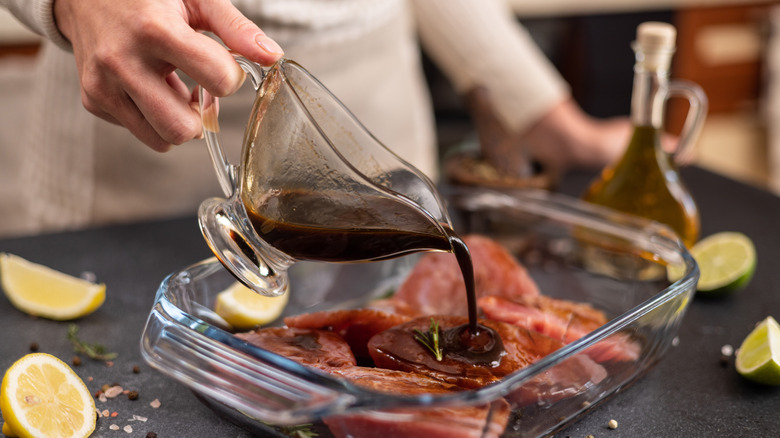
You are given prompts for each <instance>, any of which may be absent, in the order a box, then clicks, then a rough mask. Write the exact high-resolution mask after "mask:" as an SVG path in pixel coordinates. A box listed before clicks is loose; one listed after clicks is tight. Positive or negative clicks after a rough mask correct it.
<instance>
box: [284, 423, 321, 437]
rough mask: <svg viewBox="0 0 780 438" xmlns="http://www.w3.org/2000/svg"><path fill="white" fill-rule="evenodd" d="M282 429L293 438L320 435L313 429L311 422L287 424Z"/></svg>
mask: <svg viewBox="0 0 780 438" xmlns="http://www.w3.org/2000/svg"><path fill="white" fill-rule="evenodd" d="M282 431H283V432H284V433H286V434H287V435H288V436H291V437H293V438H312V437H315V436H319V434H318V433H316V432H314V431H312V430H311V424H310V423H306V424H298V425H295V426H285V427H283V428H282Z"/></svg>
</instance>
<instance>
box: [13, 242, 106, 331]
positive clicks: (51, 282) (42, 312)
mask: <svg viewBox="0 0 780 438" xmlns="http://www.w3.org/2000/svg"><path fill="white" fill-rule="evenodd" d="M0 277H2V285H3V291H4V292H5V295H6V296H7V297H8V299H9V300H10V301H11V304H13V305H14V306H15V307H16V308H18V309H19V310H21V311H23V312H26V313H28V314H30V315H34V316H40V317H43V318H49V319H55V320H69V319H75V318H80V317H82V316H86V315H88V314H90V313H92V312H94V311H95V310H96V309H97V308H98V307H100V306H101V305H102V304H103V302H104V301H105V299H106V285H105V284H102V283H101V284H95V283H92V282H89V281H86V280H82V279H81V278H78V277H73V276H70V275H67V274H64V273H62V272H59V271H55V270H54V269H51V268H49V267H47V266H43V265H39V264H37V263H33V262H30V261H28V260H25V259H23V258H21V257H19V256H16V255H13V254H7V253H0Z"/></svg>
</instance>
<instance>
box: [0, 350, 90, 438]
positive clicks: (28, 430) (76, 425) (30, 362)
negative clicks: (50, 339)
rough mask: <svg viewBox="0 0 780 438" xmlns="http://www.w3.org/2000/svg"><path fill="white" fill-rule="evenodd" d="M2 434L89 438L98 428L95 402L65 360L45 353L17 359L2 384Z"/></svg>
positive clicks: (0, 407)
mask: <svg viewBox="0 0 780 438" xmlns="http://www.w3.org/2000/svg"><path fill="white" fill-rule="evenodd" d="M0 411H2V413H3V419H4V420H5V424H4V425H3V433H6V432H8V434H10V435H11V436H19V437H22V438H25V437H54V436H56V437H62V438H78V437H87V436H89V435H90V434H91V433H92V431H94V430H95V421H96V417H97V415H96V412H95V401H94V400H93V398H92V394H91V393H90V392H89V389H87V386H86V385H85V384H84V382H83V381H82V380H81V378H79V376H78V375H76V373H75V372H73V370H72V369H71V368H70V367H69V366H68V365H67V364H66V363H65V362H63V361H61V360H59V359H57V358H56V357H54V356H52V355H49V354H45V353H32V354H28V355H26V356H24V357H22V358H21V359H19V360H17V361H16V362H15V363H14V364H13V365H11V367H10V368H8V371H6V373H5V376H3V383H2V386H0Z"/></svg>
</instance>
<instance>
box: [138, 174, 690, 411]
mask: <svg viewBox="0 0 780 438" xmlns="http://www.w3.org/2000/svg"><path fill="white" fill-rule="evenodd" d="M483 194H487V196H488V199H486V200H483V201H484V202H485V203H489V204H490V207H491V208H503V207H506V208H518V207H519V208H522V211H523V212H532V213H539V214H541V215H544V216H545V217H548V218H552V219H556V220H561V221H565V222H575V223H576V224H578V225H586V226H591V227H594V228H597V229H600V231H605V232H608V233H614V234H617V235H620V236H623V237H625V238H628V239H631V240H636V239H638V238H639V237H638V236H645V237H646V238H647V240H648V243H649V244H653V245H654V246H656V247H659V248H663V249H665V250H666V251H667V252H668V254H676V255H677V256H678V257H680V258H681V259H682V262H683V264H684V265H685V274H684V275H683V276H682V277H681V278H680V279H678V280H677V281H674V282H673V283H671V284H670V285H669V286H667V287H666V288H664V289H661V290H660V291H659V292H657V293H656V294H655V295H653V296H652V297H650V298H648V299H646V300H645V301H643V302H642V303H640V304H638V305H636V306H634V307H633V308H630V309H628V310H626V311H625V312H623V313H622V314H620V315H618V316H616V317H615V318H613V319H611V320H610V321H609V322H607V323H606V324H605V325H603V326H601V327H599V328H598V329H596V330H594V331H592V332H590V333H589V334H587V335H585V336H583V337H582V338H580V339H578V340H577V341H574V342H572V343H569V344H566V345H564V346H563V347H561V348H560V349H558V350H556V351H555V352H553V353H551V354H549V355H547V356H545V357H544V358H542V359H540V360H539V361H537V362H535V363H533V364H531V365H529V366H527V367H525V368H523V369H521V370H518V371H516V372H514V373H512V374H510V375H509V376H506V377H505V378H503V379H502V380H501V381H499V382H496V383H494V384H491V385H488V386H485V387H483V388H479V389H474V390H467V391H463V392H458V393H454V394H448V395H435V396H434V395H424V394H423V395H417V396H404V395H395V394H390V393H386V392H379V391H374V390H371V389H366V388H363V387H360V386H357V385H354V384H352V383H350V382H348V381H347V380H345V379H343V378H339V377H336V376H333V375H329V374H326V373H324V372H321V371H318V370H314V369H310V368H307V367H305V366H303V365H301V364H299V363H297V362H294V361H293V360H291V359H288V358H285V357H283V356H280V355H278V354H276V353H273V352H271V351H268V350H264V349H262V348H259V347H257V346H254V345H252V344H250V343H248V342H245V341H242V340H240V339H239V338H236V337H235V336H233V334H231V333H230V332H228V331H226V330H223V329H220V328H219V327H216V326H214V325H212V324H209V323H208V322H207V321H204V320H203V319H201V318H198V317H196V316H193V315H191V314H189V313H187V312H185V311H184V310H182V309H181V308H179V307H178V306H176V305H175V304H173V303H171V302H170V301H169V300H167V298H166V296H165V295H166V292H167V291H168V290H170V288H171V287H172V285H173V284H174V283H175V282H176V281H178V278H180V276H181V275H183V274H185V273H188V272H191V271H193V270H195V269H203V267H204V266H208V267H210V268H211V269H214V272H213V273H210V274H208V275H214V273H216V272H217V271H219V270H221V269H224V268H223V267H222V265H221V264H220V263H219V262H218V261H217V259H216V258H209V259H206V260H203V261H201V262H197V263H194V264H192V265H190V266H187V267H185V268H183V269H181V270H178V271H176V272H174V273H172V274H170V275H168V276H167V277H166V278H165V279H164V280H163V281H162V283H161V285H160V287H159V288H158V290H157V294H156V296H155V300H154V307H153V310H152V313H151V314H150V316H149V319H150V320H151V319H152V318H153V317H154V309H161V310H162V311H163V312H164V314H165V316H166V317H167V320H168V321H171V324H176V325H178V326H180V328H184V329H186V330H187V332H188V335H190V336H194V337H196V338H198V337H200V338H202V339H208V340H209V341H213V342H216V343H218V344H220V345H222V346H224V348H227V349H231V350H232V351H233V352H235V351H237V352H239V353H240V354H243V355H246V356H248V357H249V358H252V359H256V360H259V361H261V362H262V363H264V364H265V365H268V366H270V367H273V368H274V369H275V370H276V371H280V372H282V373H284V374H286V375H288V376H289V377H292V378H297V379H301V380H303V381H306V382H309V383H311V384H313V385H316V386H317V387H318V388H320V389H323V390H330V391H337V392H339V393H341V395H343V396H346V397H347V399H346V400H342V402H343V403H345V404H346V405H348V406H341V407H337V406H334V407H333V408H334V412H328V413H327V414H328V415H332V414H335V413H339V411H338V409H340V408H349V410H350V411H352V410H353V409H354V408H358V409H386V408H393V407H413V406H432V405H436V406H449V405H475V404H483V403H489V402H492V401H494V400H496V399H498V398H499V397H502V396H505V395H507V394H509V393H510V392H511V391H512V390H513V389H516V388H519V387H521V386H522V385H523V384H524V383H525V382H528V381H529V380H530V379H532V378H534V377H535V376H538V375H539V374H541V373H543V372H545V371H546V370H549V369H551V368H552V367H554V366H555V365H556V364H558V363H560V362H563V361H564V360H566V359H567V358H570V357H572V356H573V355H575V354H577V353H580V352H582V351H584V350H586V349H588V348H589V347H591V346H593V345H594V344H596V343H598V342H599V341H602V340H604V339H606V338H607V337H608V336H610V335H612V334H613V333H615V332H617V331H619V330H622V329H625V328H626V327H628V326H630V325H631V324H632V323H633V322H635V321H637V320H638V319H639V318H641V317H642V316H644V315H646V314H648V313H650V312H651V311H653V310H654V309H656V308H658V307H659V306H661V305H662V304H664V303H666V302H668V301H670V300H672V299H674V298H676V297H677V296H679V295H680V294H683V293H685V292H687V291H689V290H691V288H695V285H696V282H697V281H698V276H699V270H698V266H697V264H696V262H695V260H694V259H693V257H692V256H691V255H690V253H689V252H688V250H687V249H686V248H685V246H684V245H683V244H682V243H681V241H680V240H679V238H677V236H676V235H675V234H674V233H673V232H672V231H671V230H670V229H668V228H667V227H665V226H663V225H661V224H658V223H656V222H652V221H648V220H645V219H643V218H638V217H633V216H627V215H624V214H622V213H617V212H614V211H612V210H610V209H605V208H601V207H598V206H594V205H591V204H587V203H585V202H582V201H579V200H577V199H574V198H570V197H568V196H566V195H559V194H554V193H549V192H544V191H541V190H539V191H537V190H527V189H524V190H522V191H518V192H507V191H504V190H501V191H495V190H486V189H473V190H472V189H465V190H463V189H457V191H456V196H463V197H464V199H477V198H478V197H479V196H480V195H483ZM477 204H479V203H477ZM476 208H479V205H477V206H476ZM606 219H609V221H606V222H605V220H606ZM615 219H618V221H619V222H620V223H615V222H614V220H615ZM148 325H149V322H148V321H147V328H148ZM192 327H198V328H199V329H198V330H193V329H192ZM144 332H146V329H145V330H144ZM144 338H145V333H144ZM141 350H142V356H144V358H145V360H146V361H147V362H148V363H150V364H151V365H153V366H155V368H157V369H158V370H160V371H162V372H163V373H165V374H168V375H169V376H172V377H174V378H178V377H179V376H177V371H176V370H175V369H172V368H170V364H161V363H159V361H158V360H157V359H156V358H155V357H154V355H153V354H152V352H151V351H148V346H147V345H146V344H145V343H144V340H143V339H142V345H141ZM639 370H641V368H640V369H638V370H637V371H639ZM178 380H181V379H178ZM185 383H187V382H185ZM258 383H261V382H258Z"/></svg>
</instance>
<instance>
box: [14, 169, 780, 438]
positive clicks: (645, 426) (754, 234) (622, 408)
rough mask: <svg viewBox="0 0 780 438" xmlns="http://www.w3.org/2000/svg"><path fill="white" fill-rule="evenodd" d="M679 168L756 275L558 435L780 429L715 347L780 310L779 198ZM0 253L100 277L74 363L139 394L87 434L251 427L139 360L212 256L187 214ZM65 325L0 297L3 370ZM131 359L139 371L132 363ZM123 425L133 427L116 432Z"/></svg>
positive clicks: (114, 403) (703, 310) (779, 420)
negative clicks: (177, 296)
mask: <svg viewBox="0 0 780 438" xmlns="http://www.w3.org/2000/svg"><path fill="white" fill-rule="evenodd" d="M590 176H591V175H585V174H582V175H579V174H574V175H570V176H568V177H567V178H566V180H565V181H564V182H563V184H562V186H561V191H563V192H566V193H570V194H579V192H580V191H582V190H583V189H584V187H585V186H586V184H587V182H588V180H589V178H590ZM683 177H684V179H685V181H686V183H687V184H688V186H689V187H690V188H691V190H692V192H693V194H694V196H695V198H696V200H697V202H698V204H699V207H700V210H701V213H702V218H703V220H702V234H703V235H705V236H706V235H708V234H712V233H715V232H718V231H727V230H728V231H741V232H744V233H745V234H747V235H748V236H750V237H751V238H752V239H753V241H754V242H755V244H756V249H757V252H758V265H757V269H756V274H755V277H754V278H753V281H752V282H751V284H750V285H749V286H748V287H747V288H746V289H745V290H743V291H741V292H740V293H739V294H737V295H734V296H731V297H726V298H724V299H702V298H700V297H697V298H696V299H695V300H694V301H693V303H692V304H691V305H690V307H689V310H688V314H687V315H686V317H685V319H684V321H683V324H682V326H681V328H680V332H679V336H678V337H679V344H678V345H677V346H675V347H672V348H671V349H670V350H669V351H668V353H667V354H666V356H665V357H664V358H663V359H662V360H661V361H660V363H658V364H657V365H656V366H655V367H653V368H652V369H651V370H650V371H649V372H648V373H647V374H646V375H645V376H643V377H642V378H641V379H640V380H638V381H637V382H636V383H635V384H633V385H631V386H630V387H628V388H625V389H623V390H622V391H620V392H618V393H617V394H616V395H614V396H613V397H611V398H610V399H608V400H606V401H605V402H604V403H602V404H601V405H600V406H598V407H596V408H594V409H593V410H592V411H591V413H590V414H588V415H587V416H585V417H583V418H581V419H580V420H579V421H578V422H576V423H574V424H573V425H571V426H570V427H568V428H567V429H565V430H563V431H561V432H559V433H558V434H557V435H555V436H556V437H561V438H563V437H572V438H574V437H585V436H587V435H593V436H594V437H597V438H598V437H611V438H618V437H632V438H634V437H678V436H685V437H698V436H701V437H705V436H706V437H710V436H752V437H763V436H776V435H777V430H778V429H780V416H778V412H780V388H773V387H762V386H759V385H755V384H752V383H750V382H748V381H746V380H744V379H742V378H741V377H740V376H739V375H738V374H737V373H736V371H735V370H734V365H733V360H732V361H729V362H728V363H725V364H724V363H723V361H722V360H721V353H720V351H721V346H723V345H725V344H730V345H732V346H733V347H734V348H736V347H738V346H739V344H740V342H741V341H742V339H743V338H744V337H745V336H746V335H747V333H748V332H749V331H750V330H751V329H752V327H753V325H754V324H755V323H757V322H758V321H760V320H762V319H763V318H765V317H766V316H767V315H770V314H772V315H773V316H775V317H776V318H777V317H780V275H778V271H777V268H776V265H777V263H778V260H780V232H778V224H780V198H778V197H776V196H774V195H772V194H769V193H767V192H764V191H762V190H758V189H755V188H753V187H749V186H746V185H743V184H740V183H737V182H734V181H732V180H729V179H726V178H723V177H721V176H717V175H714V174H712V173H710V172H707V171H704V170H701V169H697V168H689V169H685V171H684V172H683ZM0 252H9V253H13V254H17V255H20V256H22V257H25V258H27V259H29V260H32V261H34V262H37V263H42V264H44V265H47V266H50V267H52V268H55V269H58V270H61V271H63V272H67V273H71V274H74V275H78V274H79V273H81V272H83V271H90V272H93V273H94V274H95V275H96V277H97V279H98V280H99V281H102V282H105V283H106V284H107V288H108V289H107V300H106V303H105V304H104V305H103V306H102V307H101V308H100V309H99V310H98V311H97V312H95V313H94V314H92V315H89V316H88V317H86V318H83V319H81V320H78V321H76V323H77V324H78V326H79V329H80V330H79V336H80V337H81V338H82V339H84V340H85V341H90V342H99V343H102V344H104V345H106V347H108V348H109V349H110V350H112V351H115V352H117V353H119V356H118V357H117V358H116V359H115V360H114V364H113V366H111V367H109V366H107V365H106V364H105V363H103V362H97V361H90V360H86V359H85V360H84V361H83V363H82V364H81V365H80V366H78V367H74V370H75V371H76V372H77V373H78V374H79V375H80V376H81V377H82V378H83V379H84V380H85V382H86V383H87V386H88V387H89V388H90V390H91V391H93V392H95V391H97V390H98V389H100V387H101V386H102V385H103V384H114V383H119V384H121V385H122V386H123V387H124V388H125V389H129V390H136V391H138V392H139V399H138V400H134V401H131V400H129V399H128V398H127V397H126V396H119V397H117V398H114V399H109V400H108V401H106V402H100V401H97V402H96V403H97V407H98V409H100V410H101V411H102V410H108V411H109V412H116V413H117V415H116V416H115V417H107V418H100V419H99V420H98V424H97V429H96V432H95V434H94V436H98V437H104V438H109V437H126V436H127V437H145V436H146V434H147V432H150V431H153V432H156V433H157V435H158V436H159V437H194V438H197V437H228V436H229V437H239V438H240V437H248V436H251V435H250V434H249V433H248V432H245V431H243V430H241V429H239V428H238V427H236V426H233V425H232V424H230V423H228V422H226V421H224V420H222V419H220V418H219V417H218V416H217V415H216V414H215V413H214V412H213V411H211V410H210V409H208V408H207V407H205V406H204V405H203V404H201V403H200V402H199V401H198V399H197V398H196V397H195V396H194V395H193V393H192V392H190V391H189V390H188V389H187V388H186V387H184V386H183V385H180V384H179V383H177V382H174V381H173V380H170V379H168V378H167V377H165V376H163V375H162V374H160V373H158V372H157V371H155V370H153V369H151V368H150V367H149V366H147V365H146V364H145V363H144V362H143V360H142V358H141V354H140V348H139V343H140V335H141V330H142V328H143V326H144V323H145V322H146V317H147V315H148V313H149V310H150V308H151V304H152V301H153V298H154V294H155V292H156V289H157V287H158V285H159V284H160V282H161V281H162V279H163V278H164V277H165V276H166V275H167V274H169V273H171V272H173V271H175V270H177V269H180V268H182V267H185V266H187V265H189V264H191V263H194V262H196V261H199V260H201V259H204V258H206V257H209V256H210V252H209V249H208V247H207V246H206V244H205V242H204V241H203V239H202V238H201V236H200V232H199V230H198V226H197V222H196V220H195V218H194V217H187V218H181V219H175V220H167V221H159V222H149V223H139V224H132V225H123V226H114V227H105V228H96V229H91V230H86V231H79V232H70V233H58V234H50V235H42V236H35V237H28V238H16V239H5V240H0ZM68 325H69V323H67V322H55V321H48V320H45V319H36V318H31V317H29V316H27V315H25V314H23V313H22V312H19V311H18V310H16V309H14V308H13V307H12V306H11V304H10V303H9V302H8V300H7V299H6V298H5V297H0V332H2V333H4V334H5V336H4V339H3V341H1V342H0V370H5V369H6V368H7V367H9V366H10V365H11V364H12V363H13V361H15V360H16V359H18V358H19V357H21V356H23V355H24V354H26V353H28V352H29V351H30V344H31V343H33V342H34V343H37V344H38V346H39V349H40V351H43V352H47V353H51V354H53V355H55V356H57V357H59V358H61V359H63V360H65V361H66V362H70V358H71V357H72V356H73V351H72V347H71V345H70V342H69V341H68V339H67V329H68ZM134 366H138V367H139V368H140V372H139V373H134V372H133V367H134ZM90 378H91V380H90ZM154 399H158V400H159V401H160V407H159V408H153V407H152V406H151V405H150V402H152V401H153V400H154ZM134 415H135V416H141V417H144V418H145V419H146V421H141V420H139V419H134V417H133V416H134ZM610 419H615V420H616V421H618V428H617V429H615V430H611V429H609V428H608V427H607V423H608V422H609V420H610ZM111 425H116V426H118V427H119V430H112V429H111V428H110V426H111ZM127 425H130V426H131V427H132V428H133V431H132V433H127V432H125V431H124V430H122V428H123V427H125V426H127Z"/></svg>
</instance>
